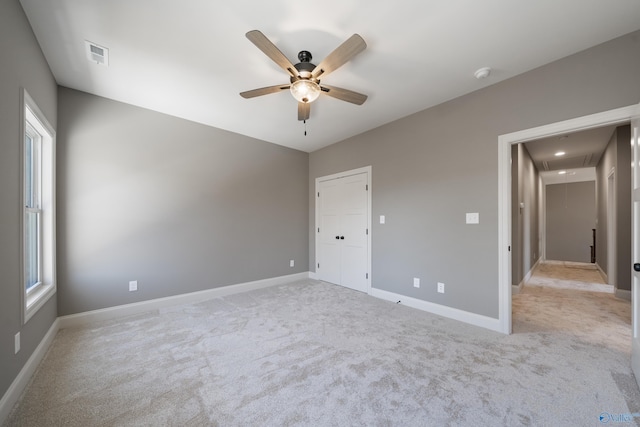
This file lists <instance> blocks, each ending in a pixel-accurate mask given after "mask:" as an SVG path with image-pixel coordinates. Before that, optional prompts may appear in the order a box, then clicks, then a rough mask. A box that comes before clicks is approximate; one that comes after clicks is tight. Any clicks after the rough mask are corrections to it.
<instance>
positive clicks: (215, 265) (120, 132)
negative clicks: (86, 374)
mask: <svg viewBox="0 0 640 427" xmlns="http://www.w3.org/2000/svg"><path fill="white" fill-rule="evenodd" d="M58 100H59V103H58V113H59V120H58V283H59V290H58V309H59V312H60V314H61V315H66V314H72V313H78V312H83V311H87V310H94V309H99V308H103V307H110V306H114V305H119V304H125V303H131V302H136V301H141V300H148V299H152V298H159V297H166V296H170V295H176V294H182V293H186V292H193V291H199V290H204V289H209V288H216V287H220V286H225V285H230V284H235V283H242V282H248V281H253V280H258V279H266V278H271V277H277V276H282V275H288V274H293V273H299V272H304V271H307V259H308V252H307V250H308V240H307V228H308V219H309V217H308V203H307V197H308V194H307V191H308V179H309V172H308V154H307V153H303V152H300V151H297V150H292V149H289V148H285V147H281V146H277V145H274V144H269V143H266V142H263V141H258V140H255V139H251V138H248V137H245V136H241V135H237V134H233V133H230V132H226V131H223V130H219V129H214V128H211V127H207V126H204V125H200V124H196V123H193V122H189V121H186V120H182V119H178V118H175V117H171V116H167V115H164V114H160V113H156V112H153V111H149V110H145V109H142V108H137V107H133V106H130V105H127V104H122V103H119V102H115V101H111V100H107V99H104V98H100V97H97V96H93V95H89V94H86V93H83V92H78V91H74V90H71V89H67V88H60V90H59V93H58ZM290 259H294V260H295V261H296V265H295V267H294V268H290V267H289V260H290ZM129 280H138V291H137V292H129V291H128V282H129Z"/></svg>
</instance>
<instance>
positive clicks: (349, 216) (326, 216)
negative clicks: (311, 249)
mask: <svg viewBox="0 0 640 427" xmlns="http://www.w3.org/2000/svg"><path fill="white" fill-rule="evenodd" d="M368 205H369V203H368V176H367V173H358V174H354V175H347V176H343V177H339V178H334V179H329V180H325V181H321V182H320V185H319V192H318V207H319V209H318V215H319V220H318V239H319V246H318V251H319V253H318V266H317V272H318V278H319V279H320V280H324V281H326V282H330V283H335V284H337V285H341V286H345V287H348V288H351V289H354V290H357V291H361V292H367V287H368V275H369V271H368V264H369V263H368V259H369V258H368V250H369V230H368V221H369V213H368Z"/></svg>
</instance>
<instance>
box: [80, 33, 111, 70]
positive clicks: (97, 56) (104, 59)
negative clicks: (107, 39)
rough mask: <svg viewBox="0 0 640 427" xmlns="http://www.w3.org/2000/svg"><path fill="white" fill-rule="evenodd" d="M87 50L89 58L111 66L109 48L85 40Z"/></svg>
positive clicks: (97, 62)
mask: <svg viewBox="0 0 640 427" xmlns="http://www.w3.org/2000/svg"><path fill="white" fill-rule="evenodd" d="M84 45H85V48H86V51H87V59H88V60H89V61H91V62H95V63H96V64H99V65H104V66H105V67H108V66H109V49H107V48H106V47H104V46H100V45H97V44H95V43H93V42H90V41H88V40H85V41H84Z"/></svg>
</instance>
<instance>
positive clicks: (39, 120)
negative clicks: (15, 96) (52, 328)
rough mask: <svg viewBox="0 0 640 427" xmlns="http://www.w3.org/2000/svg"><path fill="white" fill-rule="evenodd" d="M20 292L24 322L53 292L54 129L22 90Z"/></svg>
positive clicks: (54, 289) (54, 285) (54, 288)
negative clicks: (21, 242)
mask: <svg viewBox="0 0 640 427" xmlns="http://www.w3.org/2000/svg"><path fill="white" fill-rule="evenodd" d="M23 95H24V102H23V108H24V132H23V141H22V142H21V143H22V170H23V177H22V186H23V192H22V201H23V203H22V206H24V210H23V220H22V227H23V245H22V278H23V280H22V283H21V287H22V293H23V295H24V298H23V299H24V321H25V322H26V321H27V320H29V319H30V318H31V316H33V314H34V313H35V312H36V311H37V310H38V309H39V308H40V307H42V305H43V304H44V303H45V302H47V300H49V298H51V296H52V295H54V294H55V292H56V276H55V132H54V131H53V128H52V127H51V125H49V123H48V122H47V120H46V119H45V118H44V115H43V114H42V113H41V112H40V110H39V109H38V107H37V106H36V104H35V103H34V102H33V99H31V97H30V96H29V94H28V93H27V92H26V91H24V92H23Z"/></svg>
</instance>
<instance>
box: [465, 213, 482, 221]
mask: <svg viewBox="0 0 640 427" xmlns="http://www.w3.org/2000/svg"><path fill="white" fill-rule="evenodd" d="M467 224H480V214H479V213H478V212H473V213H467Z"/></svg>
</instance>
